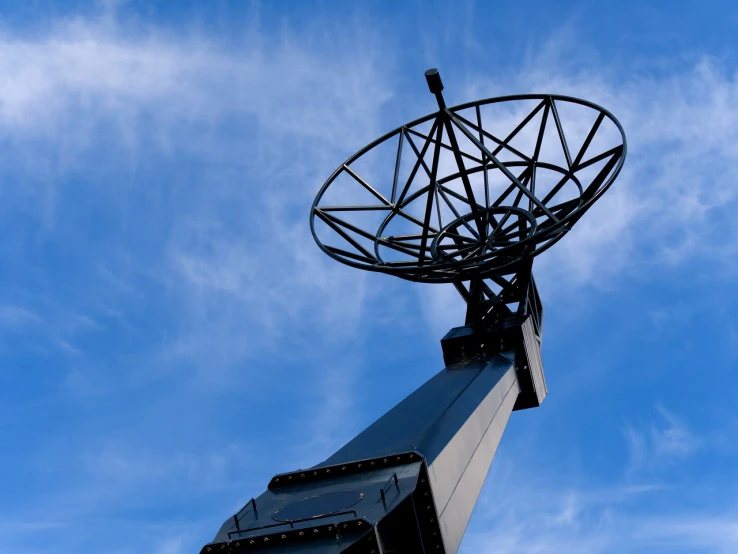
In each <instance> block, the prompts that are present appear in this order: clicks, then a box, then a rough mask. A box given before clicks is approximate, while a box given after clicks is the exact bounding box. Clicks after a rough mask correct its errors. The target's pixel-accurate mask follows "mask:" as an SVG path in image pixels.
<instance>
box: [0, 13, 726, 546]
mask: <svg viewBox="0 0 738 554" xmlns="http://www.w3.org/2000/svg"><path fill="white" fill-rule="evenodd" d="M736 36H738V9H736V8H735V6H733V4H732V3H730V2H727V1H726V2H721V1H717V0H716V1H711V2H678V1H677V2H675V1H669V2H666V1H664V2H629V1H618V2H609V1H597V2H571V3H566V4H564V3H563V2H543V1H541V2H517V3H500V2H481V1H478V2H473V1H463V2H455V3H451V2H435V1H423V2H420V1H416V2H413V1H408V2H394V1H392V2H390V1H387V2H381V1H376V2H367V1H364V2H362V1H358V2H338V1H327V0H326V1H321V2H313V1H297V0H292V1H270V2H263V3H258V2H246V1H243V2H237V1H232V2H225V1H207V2H206V1H186V0H176V1H175V0H168V1H159V2H153V1H143V0H141V1H134V0H131V1H127V2H126V1H120V2H114V1H108V2H99V3H88V2H75V1H72V2H58V1H53V2H52V1H50V0H28V1H25V2H17V1H15V0H14V1H9V0H4V1H2V2H0V236H2V240H0V256H1V257H2V260H3V263H2V264H0V452H1V453H2V454H0V552H3V553H4V552H13V553H16V554H35V553H41V552H44V553H48V552H54V553H55V554H57V553H58V554H73V553H74V554H77V553H79V552H87V553H98V552H99V553H105V554H129V553H131V554H132V553H138V552H151V553H152V554H185V553H191V552H198V551H199V549H200V548H201V546H202V545H203V544H204V543H206V542H208V541H210V540H211V539H212V538H213V536H214V535H215V533H216V532H217V530H218V528H219V527H220V525H221V524H222V522H223V521H224V520H225V519H226V518H227V517H229V516H230V515H232V514H233V513H234V512H235V511H236V510H237V509H239V508H240V507H241V506H242V505H243V503H244V502H245V501H247V500H248V499H249V498H251V497H252V496H256V495H258V494H260V493H261V492H262V491H263V490H264V488H265V486H266V484H267V482H268V480H269V479H270V478H271V477H272V476H273V475H274V474H276V473H279V472H285V471H291V470H294V469H297V468H300V467H307V466H310V465H313V464H315V463H318V462H320V461H322V460H323V459H325V458H326V457H328V456H329V455H330V454H331V453H332V452H333V451H335V450H336V449H337V448H339V447H340V446H341V445H342V444H344V443H345V442H346V441H347V440H348V439H349V438H350V437H352V436H353V435H354V434H355V433H357V432H358V431H360V430H362V429H363V428H364V427H366V426H367V425H368V424H369V423H371V422H372V421H373V420H375V419H376V418H377V417H379V416H380V415H381V414H382V413H384V412H385V411H386V410H387V409H388V408H390V407H391V406H393V405H394V404H395V403H397V402H398V401H399V400H401V399H402V398H403V397H404V396H406V395H407V394H409V393H410V392H411V391H412V390H414V389H415V388H416V387H418V386H419V385H420V384H421V383H423V382H424V381H425V380H426V379H428V378H429V377H430V376H431V375H433V374H434V373H435V372H437V371H438V370H440V369H441V367H442V356H441V350H440V344H439V340H440V338H441V337H442V336H443V335H444V334H445V332H446V331H447V330H448V329H449V328H450V327H453V326H456V325H459V324H461V323H462V322H463V305H462V302H461V300H460V298H458V297H457V296H456V293H454V292H453V291H450V290H449V289H448V288H447V287H444V286H432V285H413V284H409V283H404V282H400V281H399V280H398V279H394V278H392V277H389V276H383V275H375V274H368V273H365V272H361V271H358V270H355V269H351V268H349V267H345V266H343V265H341V264H339V263H337V262H334V261H332V260H330V259H329V258H328V257H327V256H325V255H323V254H322V253H321V252H320V251H319V249H318V248H317V246H315V244H314V243H313V241H312V237H311V236H310V233H309V228H308V212H309V207H310V204H311V202H312V199H313V197H314V195H315V193H316V192H317V191H318V189H319V187H320V186H321V184H322V183H323V181H324V180H325V179H326V178H327V177H328V176H329V175H330V174H331V172H332V171H333V170H334V169H335V168H336V167H337V166H339V165H340V164H341V163H342V162H343V160H345V159H346V158H347V157H348V156H350V155H351V154H353V153H354V152H355V151H356V150H358V149H359V148H360V147H362V146H363V145H364V144H365V143H367V142H369V141H370V140H372V139H374V138H376V137H377V136H379V135H380V134H382V133H384V132H386V131H389V130H391V129H393V128H395V127H397V126H399V125H400V124H402V123H404V122H407V121H409V120H412V119H415V118H417V117H420V116H422V115H425V114H426V113H429V112H431V111H434V104H435V101H434V99H433V97H432V96H431V95H430V94H429V93H428V92H427V87H426V83H425V79H424V77H423V72H424V71H425V70H426V69H427V68H429V67H438V68H439V69H440V71H441V74H442V76H443V80H444V83H445V85H446V90H445V91H444V94H445V96H446V99H447V101H448V102H449V104H456V103H461V102H465V101H470V100H474V99H477V98H481V97H488V96H496V95H503V94H515V93H528V92H538V93H557V94H570V95H574V96H579V97H582V98H585V99H588V100H591V101H593V102H596V103H598V104H600V105H602V106H604V107H606V108H607V109H609V110H610V111H611V112H612V113H613V114H614V115H615V116H616V117H617V118H618V119H619V120H620V122H621V123H622V124H623V127H624V128H625V132H626V135H627V137H628V147H629V152H628V157H627V159H626V161H625V166H624V168H623V171H622V173H621V176H620V177H619V179H618V180H617V182H616V183H615V184H614V185H613V187H612V188H611V189H610V190H609V191H608V192H607V193H606V194H605V196H604V197H603V198H602V200H601V201H600V202H599V203H598V204H597V205H596V206H595V207H594V208H593V209H592V210H591V211H590V212H589V213H588V214H587V215H586V216H585V217H584V218H583V219H582V221H581V222H580V223H579V224H578V225H577V227H576V228H575V229H574V231H573V232H572V233H571V234H569V235H568V236H567V237H566V238H565V239H563V240H562V241H561V242H560V243H559V244H557V246H556V247H555V248H553V249H552V250H551V251H549V252H546V253H545V254H543V255H542V256H541V257H540V258H539V259H538V260H537V261H536V264H535V270H536V277H537V282H538V286H539V289H540V291H541V295H542V297H543V302H544V306H545V332H544V341H543V359H544V367H545V371H546V377H547V380H548V385H549V392H550V394H549V396H548V397H547V399H546V401H545V403H544V404H543V406H542V407H541V408H539V409H535V410H527V411H524V412H516V413H515V414H513V417H512V418H511V421H510V424H509V426H508V428H507V431H506V432H505V435H504V437H503V441H502V443H501V446H500V449H499V451H498V454H497V457H496V459H495V462H494V464H493V467H492V470H491V472H490V474H489V477H488V479H487V482H486V485H485V488H484V490H483V492H482V495H481V497H480V501H479V503H478V505H477V508H476V510H475V512H474V515H473V517H472V521H471V523H470V525H469V528H468V530H467V534H466V537H465V539H464V542H463V544H462V552H463V553H464V554H522V553H533V554H537V553H547V554H548V553H553V554H558V553H562V554H563V553H566V554H579V553H582V554H584V553H586V554H605V553H619V554H625V553H629V554H630V553H632V554H640V553H669V554H682V553H684V554H687V553H698V552H699V553H715V554H735V552H738V480H737V479H736V474H737V473H738V470H736V468H738V440H737V438H736V437H738V410H737V409H736V403H737V402H738V392H737V390H738V373H737V372H736V371H735V369H736V366H738V323H737V322H736V317H735V313H737V311H738V294H737V293H736V287H735V282H736V278H737V277H738V221H736V219H735V217H734V215H733V214H734V213H735V210H736V208H738V184H737V183H736V167H737V166H738V107H737V106H738V74H737V73H736V61H737V54H736V47H737V46H738V39H736Z"/></svg>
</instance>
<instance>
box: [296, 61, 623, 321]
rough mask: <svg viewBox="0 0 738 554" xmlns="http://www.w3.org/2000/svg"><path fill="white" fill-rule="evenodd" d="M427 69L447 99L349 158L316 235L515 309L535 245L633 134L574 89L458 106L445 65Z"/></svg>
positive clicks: (354, 257) (390, 267) (471, 299)
mask: <svg viewBox="0 0 738 554" xmlns="http://www.w3.org/2000/svg"><path fill="white" fill-rule="evenodd" d="M426 78H427V80H428V84H429V87H430V89H431V92H432V93H433V94H435V96H436V99H437V102H438V106H439V110H438V111H437V112H436V113H434V114H431V115H429V116H426V117H423V118H421V119H418V120H416V121H413V122H411V123H408V124H406V125H403V126H402V127H399V128H398V129H395V130H394V131H392V132H390V133H388V134H386V135H384V136H383V137H381V138H379V139H377V140H376V141H374V142H372V143H371V144H369V145H368V146H366V147H365V148H363V149H361V150H360V151H359V152H357V153H356V154H354V155H353V156H351V157H350V158H349V159H348V160H347V161H346V162H344V163H343V164H341V166H340V167H339V168H338V169H337V170H336V171H335V172H334V173H333V174H332V175H331V176H330V178H329V179H328V181H327V182H326V183H325V184H324V185H323V187H322V188H321V190H320V192H319V193H318V195H317V197H316V199H315V202H314V204H313V206H312V211H311V218H310V224H311V230H312V233H313V236H314V237H315V240H316V242H317V243H318V245H319V246H320V248H321V249H322V250H323V251H324V252H325V253H327V254H328V255H329V256H331V257H332V258H334V259H336V260H338V261H340V262H342V263H345V264H348V265H350V266H353V267H356V268H360V269H366V270H370V271H378V272H382V273H388V274H391V275H395V276H397V277H401V278H403V279H408V280H411V281H421V282H426V283H453V284H454V285H455V286H456V288H457V289H458V290H459V292H460V293H461V295H462V297H463V298H464V300H465V301H466V302H467V303H468V304H469V305H470V308H471V311H472V312H474V313H475V314H476V313H479V309H477V308H475V307H474V305H478V304H480V303H500V302H503V303H506V304H512V303H514V304H516V306H515V308H514V309H513V311H516V310H517V309H520V303H521V301H522V300H523V297H522V296H521V294H520V293H517V294H516V293H515V290H518V291H525V290H526V289H527V279H528V277H527V276H528V275H529V274H530V265H531V260H532V258H533V256H535V255H537V254H540V253H541V252H543V251H544V250H546V249H548V248H550V247H551V246H552V245H553V244H554V243H555V242H557V241H558V240H559V239H560V238H561V237H562V236H563V235H564V234H566V233H567V232H568V231H569V230H570V229H571V227H572V226H573V225H574V223H576V221H577V220H578V219H579V218H580V217H581V216H582V215H583V214H584V213H585V212H586V211H587V210H588V209H589V208H590V207H591V206H592V204H593V203H594V202H595V201H596V200H597V199H598V198H599V197H600V196H602V194H603V193H604V192H605V191H606V190H607V188H608V187H609V186H610V185H611V184H612V182H613V180H614V179H615V177H616V176H617V174H618V173H619V171H620V168H621V167H622V164H623V160H624V157H625V151H626V142H625V134H624V132H623V129H622V127H621V125H620V123H619V122H618V121H617V120H616V119H615V118H614V117H613V116H612V115H611V114H610V113H609V112H608V111H607V110H605V109H604V108H601V107H599V106H597V105H595V104H593V103H591V102H587V101H585V100H580V99H578V98H572V97H567V96H558V95H535V94H527V95H518V96H505V97H500V98H490V99H486V100H480V101H477V102H470V103H467V104H461V105H459V106H455V107H452V108H448V107H446V104H445V100H444V98H443V96H442V93H441V91H442V90H443V85H442V84H441V80H440V76H439V75H438V72H437V70H429V71H428V72H426ZM523 281H526V282H523ZM475 317H476V316H475V315H473V314H472V313H470V314H469V315H468V317H467V323H470V322H471V321H473V320H474V318H475Z"/></svg>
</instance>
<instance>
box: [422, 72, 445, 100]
mask: <svg viewBox="0 0 738 554" xmlns="http://www.w3.org/2000/svg"><path fill="white" fill-rule="evenodd" d="M425 80H426V81H428V88H429V89H430V91H431V92H432V93H433V94H441V91H442V90H443V83H442V82H441V75H440V73H438V70H437V69H436V68H435V67H433V68H431V69H429V70H428V71H426V72H425Z"/></svg>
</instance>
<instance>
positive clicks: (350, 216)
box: [202, 69, 626, 554]
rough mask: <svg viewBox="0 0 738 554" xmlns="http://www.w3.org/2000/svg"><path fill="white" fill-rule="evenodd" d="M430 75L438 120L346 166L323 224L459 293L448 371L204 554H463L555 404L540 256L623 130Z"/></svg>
mask: <svg viewBox="0 0 738 554" xmlns="http://www.w3.org/2000/svg"><path fill="white" fill-rule="evenodd" d="M426 79H427V81H428V86H429V88H430V91H431V92H432V93H433V94H434V95H435V97H436V100H437V102H438V107H439V109H438V111H437V112H435V113H433V114H431V115H429V116H427V117H424V118H422V119H418V120H416V121H413V122H412V123H408V124H407V125H403V126H402V127H400V128H399V129H396V130H394V131H392V132H391V133H388V134H387V135H385V136H383V137H381V138H379V139H378V140H376V141H375V142H373V143H371V144H369V145H368V146H366V147H365V148H363V149H362V150H360V151H359V152H358V153H357V154H355V155H354V156H352V157H351V158H349V159H348V160H347V161H346V162H345V163H343V164H342V165H341V166H340V167H339V168H338V169H337V170H336V171H335V173H334V174H333V175H331V177H330V178H329V179H328V181H327V182H326V183H325V185H323V187H322V189H321V190H320V192H319V193H318V196H317V198H316V200H315V202H314V204H313V207H312V211H311V219H310V224H311V229H312V232H313V236H314V237H315V240H316V242H317V243H318V245H319V246H320V248H321V249H322V250H323V251H324V252H326V253H327V254H328V255H329V256H331V257H333V258H335V259H337V260H338V261H340V262H343V263H345V264H348V265H351V266H354V267H357V268H360V269H367V270H370V271H379V272H383V273H389V274H391V275H396V276H398V277H401V278H403V279H408V280H412V281H420V282H424V283H451V284H453V285H454V286H455V287H456V289H457V290H458V291H459V293H460V294H461V297H462V298H463V299H464V301H465V302H466V304H467V312H466V322H465V325H464V326H463V327H457V328H454V329H452V330H451V331H449V333H448V334H447V335H446V336H445V337H444V338H443V340H442V341H441V344H442V347H443V355H444V362H445V364H446V367H445V368H444V369H443V370H442V371H441V372H440V373H438V374H437V375H436V376H435V377H433V378H432V379H431V380H429V381H428V382H427V383H425V384H424V385H423V386H422V387H420V388H419V389H418V390H416V391H415V392H414V393H412V394H411V395H410V396H408V397H407V398H406V399H405V400H403V401H402V402H400V404H398V405H397V406H396V407H394V408H393V409H392V410H390V411H389V412H388V413H387V414H385V415H384V416H382V417H381V418H380V419H379V420H377V421H376V422H375V423H374V424H373V425H371V426H370V427H369V428H367V429H366V430H365V431H363V432H362V433H360V434H359V435H358V436H357V437H355V438H354V439H353V440H352V441H350V442H349V443H348V444H347V445H346V446H344V447H343V448H341V449H340V450H339V451H338V452H336V453H335V454H333V456H331V457H330V458H328V459H327V460H326V461H324V462H323V463H321V464H318V465H317V466H315V467H312V468H310V469H306V470H298V471H296V472H294V473H288V474H283V475H277V476H275V477H274V478H273V479H272V480H271V482H270V483H269V486H268V489H267V491H266V492H264V493H263V494H262V495H261V496H259V497H258V498H256V499H252V500H251V501H250V502H249V503H247V504H246V506H244V507H243V508H242V509H241V510H240V511H239V512H238V513H237V514H235V515H234V516H233V517H232V518H230V519H228V520H227V521H226V522H225V523H224V524H223V526H222V527H221V529H220V531H219V532H218V534H217V536H216V537H215V540H214V541H213V542H212V543H210V544H208V545H206V546H205V547H204V548H203V550H202V552H203V553H206V554H207V553H221V552H255V551H258V552H262V551H263V552H272V553H275V554H276V553H285V552H300V553H315V554H317V553H336V554H337V553H352V554H359V553H361V554H380V553H384V554H389V553H401V554H416V553H417V554H426V553H430V552H433V553H446V554H453V553H455V552H456V551H457V550H458V547H459V544H460V543H461V539H462V537H463V534H464V531H465V529H466V526H467V523H468V522H469V518H470V516H471V513H472V510H473V509H474V505H475V503H476V500H477V497H478V495H479V492H480V490H481V487H482V485H483V483H484V479H485V477H486V475H487V471H488V470H489V467H490V465H491V463H492V459H493V457H494V454H495V451H496V449H497V445H498V444H499V441H500V439H501V437H502V433H503V431H504V429H505V426H506V424H507V421H508V418H509V417H510V414H511V413H512V411H513V410H519V409H523V408H531V407H535V406H539V405H540V404H541V402H542V401H543V399H544V398H545V396H546V394H547V389H546V381H545V378H544V374H543V366H542V363H541V356H540V346H541V330H542V316H543V312H542V308H541V301H540V298H539V296H538V291H537V289H536V285H535V281H534V279H533V275H532V272H531V268H532V263H533V257H534V256H535V255H537V254H539V253H541V252H543V251H544V250H546V249H548V248H549V247H550V246H551V245H553V244H554V243H555V242H556V241H558V240H559V239H560V238H561V237H562V236H563V235H564V234H565V233H566V232H568V231H569V230H570V229H571V227H572V225H573V224H574V223H575V222H576V221H578V220H579V218H580V217H581V216H582V215H583V214H584V212H585V211H586V210H587V209H589V207H590V206H592V204H593V203H594V202H595V201H596V200H597V199H598V198H599V197H600V196H601V195H602V194H603V193H604V192H605V190H607V188H608V187H609V186H610V184H611V183H612V182H613V180H614V179H615V177H616V176H617V174H618V172H619V171H620V168H621V166H622V164H623V160H624V157H625V150H626V146H625V135H624V133H623V130H622V127H621V126H620V124H619V123H618V122H617V120H616V119H615V118H614V117H613V116H612V115H611V114H610V113H609V112H607V111H606V110H604V109H602V108H600V107H598V106H596V105H594V104H591V103H589V102H585V101H583V100H579V99H576V98H569V97H564V96H553V95H522V96H508V97H503V98H492V99H487V100H481V101H478V102H471V103H468V104H462V105H460V106H456V107H453V108H448V107H446V103H445V101H444V98H443V95H442V90H443V85H442V83H441V78H440V76H439V74H438V71H437V70H435V69H431V70H429V71H427V72H426Z"/></svg>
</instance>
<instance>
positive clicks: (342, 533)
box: [201, 314, 546, 554]
mask: <svg viewBox="0 0 738 554" xmlns="http://www.w3.org/2000/svg"><path fill="white" fill-rule="evenodd" d="M537 316H538V317H537V318H536V320H535V321H540V314H537ZM534 323H535V322H534V320H533V319H532V318H531V317H526V318H523V319H522V321H521V318H520V317H519V316H515V315H511V316H509V317H508V318H507V319H505V320H503V321H502V322H501V323H499V324H496V325H495V326H494V327H493V328H488V329H479V328H476V329H472V328H471V327H461V328H456V329H452V330H451V331H450V332H449V334H448V335H447V336H446V337H445V338H444V339H443V341H442V345H443V349H444V358H445V359H446V363H447V364H448V365H447V366H446V367H445V368H444V369H443V370H442V371H441V372H440V373H438V374H437V375H435V376H434V377H433V378H432V379H430V380H429V381H428V382H427V383H425V384H424V385H423V386H421V387H420V388H419V389H418V390H416V391H415V392H413V393H412V394H411V395H410V396H408V397H407V398H405V400H403V401H402V402H400V403H399V404H398V405H397V406H395V407H394V408H393V409H392V410H390V411H389V412H387V413H386V414H385V415H384V416H382V417H381V418H380V419H379V420H377V421H376V422H375V423H374V424H372V425H371V426H370V427H368V428H367V429H366V430H365V431H363V432H362V433H360V434H359V435H358V436H357V437H355V438H354V439H353V440H352V441H350V442H349V443H348V444H346V445H345V446H344V447H343V448H341V449H340V450H339V451H338V452H336V453H335V454H334V455H333V456H331V457H330V458H328V459H327V460H326V461H324V462H323V463H321V464H318V465H317V466H315V467H312V468H310V469H307V470H299V471H296V472H293V473H286V474H281V475H277V476H275V477H274V478H273V479H272V480H271V482H270V483H269V487H268V490H267V491H266V492H264V493H263V494H262V495H261V496H259V497H258V498H256V499H252V500H251V501H250V502H249V503H248V504H246V506H244V507H243V508H242V509H241V510H240V511H239V512H238V513H237V514H235V515H234V516H233V517H232V518H229V519H228V520H227V521H226V522H225V523H224V524H223V526H222V527H221V529H220V531H219V532H218V534H217V536H216V537H215V539H214V541H213V542H212V543H210V544H208V545H206V546H205V547H204V548H203V549H202V551H201V552H202V554H221V553H226V552H233V553H238V552H260V553H261V552H265V553H267V552H269V553H274V554H281V553H286V552H300V553H305V554H307V553H311V554H312V553H315V554H318V553H321V554H322V553H326V554H338V553H346V554H349V553H350V554H380V553H382V554H390V553H398V554H399V553H402V554H427V553H431V552H433V553H439V554H440V553H445V554H454V553H456V552H457V550H458V547H459V544H460V543H461V539H462V537H463V534H464V530H465V529H466V526H467V524H468V522H469V518H470V517H471V513H472V510H473V509H474V505H475V503H476V500H477V497H478V496H479V492H480V490H481V488H482V485H483V483H484V479H485V477H486V475H487V472H488V470H489V467H490V465H491V463H492V459H493V457H494V455H495V452H496V450H497V446H498V444H499V442H500V440H501V438H502V433H503V431H504V430H505V426H506V425H507V422H508V419H509V417H510V414H511V413H512V411H513V410H514V409H519V408H524V407H531V406H537V405H539V404H540V402H541V401H542V400H543V398H544V396H545V394H546V389H545V380H544V378H543V372H542V368H541V364H540V354H539V349H540V336H539V332H538V325H537V324H534Z"/></svg>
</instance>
